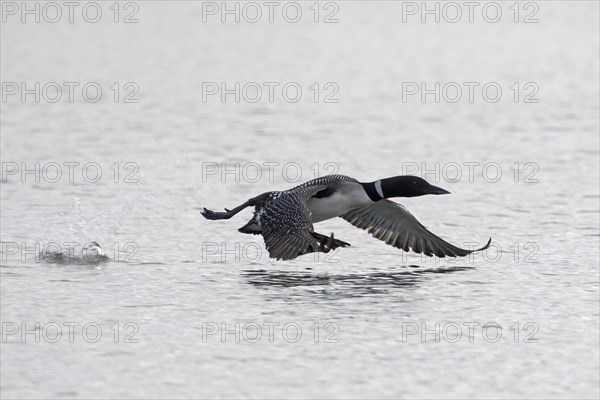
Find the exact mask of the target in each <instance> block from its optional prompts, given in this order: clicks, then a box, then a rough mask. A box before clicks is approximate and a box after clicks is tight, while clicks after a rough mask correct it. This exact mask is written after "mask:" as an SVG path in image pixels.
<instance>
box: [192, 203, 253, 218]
mask: <svg viewBox="0 0 600 400" xmlns="http://www.w3.org/2000/svg"><path fill="white" fill-rule="evenodd" d="M250 202H251V201H250V200H248V201H247V202H245V203H244V204H242V205H239V206H237V207H235V208H234V209H233V210H229V209H227V208H226V209H225V212H218V211H212V210H209V209H208V208H206V207H205V208H204V210H203V211H200V213H201V214H202V216H204V218H206V219H229V218H231V217H233V216H234V215H235V214H237V213H239V212H240V211H242V210H243V209H244V208H246V207H248V206H250V205H251V204H250Z"/></svg>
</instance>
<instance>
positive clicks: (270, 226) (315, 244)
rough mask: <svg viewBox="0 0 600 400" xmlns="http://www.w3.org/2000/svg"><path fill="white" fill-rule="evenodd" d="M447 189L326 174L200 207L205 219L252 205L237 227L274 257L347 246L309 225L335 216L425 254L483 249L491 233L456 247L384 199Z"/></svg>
mask: <svg viewBox="0 0 600 400" xmlns="http://www.w3.org/2000/svg"><path fill="white" fill-rule="evenodd" d="M449 193H450V192H448V191H446V190H444V189H442V188H439V187H437V186H433V185H430V184H429V183H428V182H427V181H425V180H424V179H422V178H419V177H417V176H410V175H404V176H394V177H391V178H386V179H380V180H377V181H374V182H367V183H364V182H359V181H358V180H356V179H354V178H351V177H348V176H345V175H327V176H324V177H321V178H316V179H312V180H310V181H308V182H306V183H303V184H302V185H299V186H296V187H294V188H292V189H289V190H285V191H276V192H266V193H263V194H261V195H258V196H256V197H253V198H251V199H249V200H248V201H246V202H245V203H243V204H241V205H239V206H237V207H235V208H233V209H231V210H228V209H227V208H226V209H225V212H215V211H212V210H209V209H207V208H204V210H203V211H202V212H201V213H202V215H203V216H204V217H205V218H207V219H210V220H217V219H229V218H231V217H233V216H234V215H236V214H237V213H239V212H240V211H242V210H243V209H245V208H246V207H254V209H255V210H254V216H253V217H252V219H251V220H250V221H249V222H248V223H247V224H246V225H244V226H243V227H241V228H240V229H239V231H240V232H242V233H247V234H255V235H258V234H260V235H262V236H263V238H264V240H265V246H266V248H267V250H268V252H269V255H270V256H271V258H275V259H277V260H291V259H294V258H296V257H299V256H301V255H303V254H308V253H314V252H323V253H327V252H329V251H330V250H333V249H336V248H338V247H346V246H350V244H349V243H346V242H344V241H341V240H338V239H336V238H334V236H333V233H332V234H331V236H325V235H322V234H320V233H317V232H315V231H314V227H313V224H315V223H317V222H321V221H325V220H327V219H331V218H335V217H341V218H343V219H345V220H346V221H348V222H349V223H351V224H352V225H354V226H356V227H357V228H361V229H365V230H366V231H367V232H369V233H370V234H371V235H373V236H374V237H375V238H377V239H379V240H382V241H384V242H385V243H386V244H389V245H391V246H394V247H397V248H399V249H402V250H404V251H409V250H411V249H412V251H414V252H415V253H423V254H425V255H427V256H430V257H431V256H433V255H436V256H438V257H446V256H449V257H463V256H466V255H468V254H470V253H472V252H474V251H481V250H485V249H487V248H488V247H489V246H490V243H491V241H492V239H491V238H490V240H489V241H488V242H487V244H486V245H485V246H483V247H481V248H479V249H475V250H467V249H461V248H459V247H456V246H454V245H452V244H450V243H448V242H446V241H445V240H443V239H441V238H440V237H438V236H436V235H434V234H433V233H431V232H430V231H429V230H427V228H425V226H423V225H422V224H421V223H420V222H419V221H418V220H417V219H416V218H415V217H414V216H413V215H412V214H411V213H410V212H408V210H407V209H406V208H405V207H403V206H402V205H400V204H398V203H395V202H393V201H391V200H388V199H389V198H392V197H416V196H423V195H426V194H436V195H437V194H449Z"/></svg>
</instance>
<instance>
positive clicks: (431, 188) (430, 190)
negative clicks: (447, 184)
mask: <svg viewBox="0 0 600 400" xmlns="http://www.w3.org/2000/svg"><path fill="white" fill-rule="evenodd" d="M423 191H424V192H425V193H426V194H450V192H449V191H447V190H446V189H442V188H441V187H437V186H433V185H430V186H429V187H428V188H426V189H423Z"/></svg>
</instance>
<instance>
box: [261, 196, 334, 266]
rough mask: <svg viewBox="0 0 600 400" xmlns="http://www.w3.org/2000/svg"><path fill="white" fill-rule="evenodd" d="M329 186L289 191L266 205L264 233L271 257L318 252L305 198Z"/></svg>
mask: <svg viewBox="0 0 600 400" xmlns="http://www.w3.org/2000/svg"><path fill="white" fill-rule="evenodd" d="M326 188H327V186H325V185H316V186H310V187H305V188H298V189H295V190H290V191H286V192H283V193H281V195H280V196H279V197H277V198H275V199H273V200H272V201H270V202H269V203H267V204H266V205H265V206H264V207H263V209H262V215H261V229H262V235H263V238H264V239H265V246H266V248H267V250H268V251H269V255H270V256H271V257H272V258H275V259H277V260H291V259H293V258H296V257H298V256H301V255H303V254H306V253H313V252H316V251H319V242H318V241H317V240H316V239H315V238H314V237H313V236H312V235H311V234H310V232H312V231H313V225H312V222H311V219H310V211H309V210H308V207H307V206H306V201H307V200H308V199H309V198H311V197H312V196H314V195H315V194H316V193H317V192H319V191H321V190H323V189H326Z"/></svg>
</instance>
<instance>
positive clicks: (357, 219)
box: [341, 200, 492, 257]
mask: <svg viewBox="0 0 600 400" xmlns="http://www.w3.org/2000/svg"><path fill="white" fill-rule="evenodd" d="M341 217H342V218H344V219H345V220H346V221H348V222H350V223H351V224H352V225H354V226H356V227H357V228H361V229H365V230H366V231H367V232H369V233H370V234H371V235H373V236H374V237H376V238H377V239H379V240H383V241H384V242H385V243H387V244H389V245H391V246H394V247H397V248H399V249H402V250H404V251H409V249H412V250H413V251H414V252H415V253H423V254H425V255H427V256H430V257H431V256H433V255H434V254H435V255H436V256H438V257H446V256H449V257H462V256H466V255H468V254H470V253H472V252H474V251H480V250H485V249H487V248H488V247H489V245H490V243H491V241H492V239H490V240H489V241H488V242H487V244H486V245H485V246H483V247H482V248H480V249H476V250H466V249H461V248H459V247H456V246H454V245H452V244H450V243H448V242H446V241H445V240H443V239H442V238H440V237H438V236H436V235H434V234H433V233H431V232H430V231H428V230H427V228H425V227H424V226H423V225H422V224H421V223H420V222H419V221H418V220H417V219H416V218H415V217H414V216H413V215H412V214H411V213H409V212H408V210H407V209H406V208H404V207H403V206H401V205H400V204H398V203H394V202H393V201H390V200H380V201H378V202H377V203H374V204H372V205H370V206H367V207H361V208H357V209H354V210H351V211H348V212H347V213H345V214H343V215H341Z"/></svg>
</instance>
